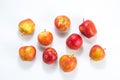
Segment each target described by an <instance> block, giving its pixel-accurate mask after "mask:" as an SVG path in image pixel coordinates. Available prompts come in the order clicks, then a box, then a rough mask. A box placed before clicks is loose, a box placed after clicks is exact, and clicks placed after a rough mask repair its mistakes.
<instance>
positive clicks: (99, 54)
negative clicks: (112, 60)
mask: <svg viewBox="0 0 120 80" xmlns="http://www.w3.org/2000/svg"><path fill="white" fill-rule="evenodd" d="M89 56H90V58H91V59H92V60H94V61H100V60H102V59H104V57H105V51H104V49H103V48H102V47H101V46H100V45H94V46H92V48H91V50H90V52H89Z"/></svg>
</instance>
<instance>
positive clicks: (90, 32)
mask: <svg viewBox="0 0 120 80" xmlns="http://www.w3.org/2000/svg"><path fill="white" fill-rule="evenodd" d="M79 30H80V32H81V33H82V34H83V35H84V36H86V37H87V38H91V37H93V36H95V35H96V33H97V30H96V27H95V25H94V23H93V22H92V21H91V20H86V21H84V20H83V23H82V24H81V25H80V26H79Z"/></svg>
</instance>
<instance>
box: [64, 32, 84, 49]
mask: <svg viewBox="0 0 120 80" xmlns="http://www.w3.org/2000/svg"><path fill="white" fill-rule="evenodd" d="M82 44H83V40H82V38H81V36H80V35H79V34H77V33H73V34H71V35H70V36H69V37H68V38H67V40H66V45H67V46H68V47H69V48H70V49H73V50H77V49H79V48H80V47H81V46H82Z"/></svg>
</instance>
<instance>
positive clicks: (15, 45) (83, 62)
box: [0, 0, 120, 80]
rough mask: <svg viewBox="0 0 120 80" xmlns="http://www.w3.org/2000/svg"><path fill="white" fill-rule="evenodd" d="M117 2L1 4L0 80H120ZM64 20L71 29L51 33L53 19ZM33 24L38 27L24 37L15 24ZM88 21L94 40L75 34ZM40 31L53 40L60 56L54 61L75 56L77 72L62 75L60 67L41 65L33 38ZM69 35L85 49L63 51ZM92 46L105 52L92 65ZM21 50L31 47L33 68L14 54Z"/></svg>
mask: <svg viewBox="0 0 120 80" xmlns="http://www.w3.org/2000/svg"><path fill="white" fill-rule="evenodd" d="M119 8H120V2H119V0H0V80H88V79H89V80H120V53H119V52H120V51H119V50H120V46H119V45H120V37H119V34H120V31H119V29H120V28H119V27H120V24H119V23H120V9H119ZM58 15H67V16H68V17H69V18H70V20H71V28H70V30H69V31H68V32H67V33H64V34H63V33H59V32H58V31H56V29H55V27H54V18H55V17H56V16H58ZM26 18H31V19H32V20H33V21H34V22H35V24H36V30H35V33H34V34H33V35H32V36H29V37H23V36H21V35H20V33H19V31H18V23H19V22H20V21H21V20H23V19H26ZM83 18H84V19H90V20H92V21H93V22H94V24H95V26H96V28H97V31H98V33H97V36H96V38H94V39H86V38H85V37H84V36H83V35H81V33H80V32H79V29H78V26H79V25H80V24H81V23H82V19H83ZM44 29H46V30H48V31H51V32H52V33H53V35H54V40H53V43H52V45H50V46H51V47H53V48H55V49H56V51H57V52H58V56H59V57H58V61H59V58H60V56H62V55H63V54H71V53H73V54H75V56H77V60H78V65H77V68H76V69H75V70H74V71H72V72H70V73H64V72H63V71H61V69H60V68H59V64H58V61H57V62H56V63H55V64H53V65H46V64H44V63H43V61H42V52H43V50H44V49H43V48H41V47H40V45H39V44H38V41H37V35H38V33H39V32H41V31H43V30H44ZM71 33H78V34H80V35H81V36H82V38H83V40H84V43H83V46H82V48H81V49H79V50H78V51H72V50H70V49H68V48H67V47H66V45H65V40H66V38H67V37H68V36H69V35H70V34H71ZM94 44H99V45H101V46H102V47H103V48H106V50H105V52H106V57H105V59H104V60H103V61H100V62H94V61H92V60H90V58H89V50H90V48H91V47H92V46H93V45H94ZM23 45H34V46H35V47H36V49H37V55H36V58H35V60H34V61H32V62H23V61H22V60H21V59H20V58H19V55H18V50H19V48H20V47H21V46H23Z"/></svg>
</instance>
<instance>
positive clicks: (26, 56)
mask: <svg viewBox="0 0 120 80" xmlns="http://www.w3.org/2000/svg"><path fill="white" fill-rule="evenodd" d="M35 55H36V49H35V47H34V46H22V47H20V48H19V56H20V58H21V59H22V60H23V61H32V60H33V59H34V58H35Z"/></svg>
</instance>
